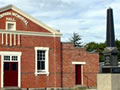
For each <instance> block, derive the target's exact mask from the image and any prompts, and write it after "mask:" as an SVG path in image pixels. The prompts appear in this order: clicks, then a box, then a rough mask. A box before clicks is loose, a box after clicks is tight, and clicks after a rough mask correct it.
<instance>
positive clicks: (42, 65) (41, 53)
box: [35, 47, 49, 75]
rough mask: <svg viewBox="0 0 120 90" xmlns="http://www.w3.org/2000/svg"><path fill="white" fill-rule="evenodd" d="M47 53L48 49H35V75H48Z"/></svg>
mask: <svg viewBox="0 0 120 90" xmlns="http://www.w3.org/2000/svg"><path fill="white" fill-rule="evenodd" d="M48 51H49V48H42V47H35V59H36V60H35V61H36V70H35V74H47V75H48V74H49V73H48V66H49V65H48Z"/></svg>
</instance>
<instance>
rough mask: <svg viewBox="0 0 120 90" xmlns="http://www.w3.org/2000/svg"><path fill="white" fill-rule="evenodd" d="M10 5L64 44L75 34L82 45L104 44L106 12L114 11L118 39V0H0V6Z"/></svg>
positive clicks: (119, 26) (119, 0) (119, 3)
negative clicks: (58, 36)
mask: <svg viewBox="0 0 120 90" xmlns="http://www.w3.org/2000/svg"><path fill="white" fill-rule="evenodd" d="M9 4H12V5H14V6H16V7H17V8H19V9H21V10H22V11H24V12H26V13H27V14H29V15H31V16H33V17H34V18H36V19H38V20H39V21H41V22H43V23H44V24H46V25H48V26H50V27H52V28H53V29H55V30H60V32H61V34H62V36H61V41H62V42H67V41H69V39H70V38H71V37H72V34H73V33H74V32H76V33H78V34H79V35H81V38H82V40H81V42H82V44H86V43H89V42H98V43H100V42H105V38H106V10H107V9H108V8H109V7H111V8H113V12H114V28H115V36H116V39H118V40H120V0H0V7H4V6H6V5H9Z"/></svg>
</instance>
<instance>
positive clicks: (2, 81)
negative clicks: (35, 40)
mask: <svg viewBox="0 0 120 90" xmlns="http://www.w3.org/2000/svg"><path fill="white" fill-rule="evenodd" d="M0 55H1V88H3V87H4V79H3V76H4V70H3V69H4V62H6V61H5V60H4V56H18V60H17V61H13V62H18V87H19V88H20V87H21V55H22V52H14V51H0ZM8 62H12V61H8Z"/></svg>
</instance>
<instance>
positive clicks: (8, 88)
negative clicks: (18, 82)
mask: <svg viewBox="0 0 120 90" xmlns="http://www.w3.org/2000/svg"><path fill="white" fill-rule="evenodd" d="M0 90H27V89H26V88H18V87H6V88H0Z"/></svg>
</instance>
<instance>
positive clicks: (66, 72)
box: [0, 5, 99, 88]
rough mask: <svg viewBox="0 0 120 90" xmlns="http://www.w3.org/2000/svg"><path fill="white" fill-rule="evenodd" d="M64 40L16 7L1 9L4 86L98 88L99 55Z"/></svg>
mask: <svg viewBox="0 0 120 90" xmlns="http://www.w3.org/2000/svg"><path fill="white" fill-rule="evenodd" d="M60 37H61V33H60V32H58V31H56V30H54V29H52V28H50V27H48V26H47V25H45V24H43V23H41V22H40V21H38V20H36V19H35V18H33V17H31V16H29V15H28V14H26V13H24V12H23V11H21V10H20V9H18V8H16V7H15V6H13V5H9V6H6V7H3V8H0V87H1V88H3V87H11V86H12V87H19V88H63V87H64V88H66V87H74V86H75V85H86V86H96V75H97V73H98V71H99V65H98V64H99V55H98V54H97V53H87V52H86V50H85V49H81V48H75V47H73V45H72V44H70V43H62V42H61V41H60Z"/></svg>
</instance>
